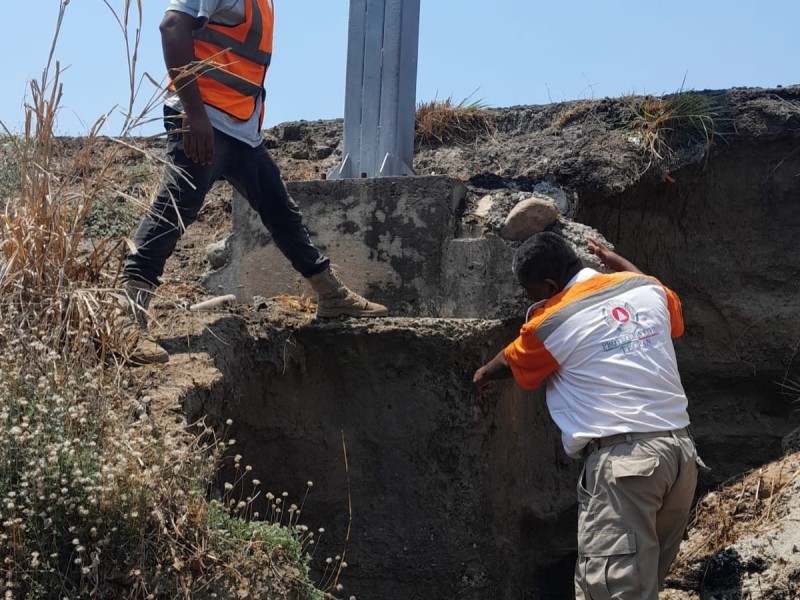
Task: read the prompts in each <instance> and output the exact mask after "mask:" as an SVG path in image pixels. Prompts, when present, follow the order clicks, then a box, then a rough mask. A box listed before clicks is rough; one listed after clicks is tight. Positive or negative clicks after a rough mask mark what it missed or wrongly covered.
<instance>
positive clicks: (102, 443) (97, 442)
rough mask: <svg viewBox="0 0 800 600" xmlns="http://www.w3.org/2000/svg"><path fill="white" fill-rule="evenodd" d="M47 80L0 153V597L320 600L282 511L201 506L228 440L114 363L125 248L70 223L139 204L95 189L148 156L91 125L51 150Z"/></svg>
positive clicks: (299, 536)
mask: <svg viewBox="0 0 800 600" xmlns="http://www.w3.org/2000/svg"><path fill="white" fill-rule="evenodd" d="M67 4H68V0H62V2H61V12H60V19H59V27H60V24H61V20H62V18H63V15H64V11H65V8H66V6H67ZM107 6H108V5H107ZM133 6H138V7H139V8H138V9H139V11H141V4H135V3H131V2H126V3H125V12H124V17H123V18H120V19H118V20H119V21H120V23H121V24H123V23H124V24H125V26H127V23H128V19H129V12H130V11H131V10H132V7H133ZM109 8H110V7H109ZM115 16H116V14H115ZM56 37H57V33H56ZM135 54H136V53H135V52H132V53H131V56H135ZM60 74H61V73H60V69H59V66H58V63H55V64H54V68H51V64H48V66H47V68H45V70H44V72H43V75H42V77H41V79H40V80H39V81H35V82H33V83H32V84H31V94H30V100H29V103H28V105H27V108H26V115H25V116H26V118H25V125H24V131H23V132H22V133H21V134H20V135H11V134H10V133H9V135H8V136H7V137H6V138H3V139H2V141H0V144H2V149H3V152H5V151H6V150H8V149H10V150H9V154H8V155H6V154H2V156H4V157H5V156H11V157H12V158H13V159H12V160H10V161H6V160H5V159H4V160H2V161H0V169H1V168H3V167H5V166H7V165H9V164H10V165H11V168H10V169H7V170H4V171H2V174H1V175H0V191H2V201H3V204H4V207H3V209H4V210H3V214H2V216H0V586H2V592H3V593H4V596H5V597H6V598H20V599H30V600H33V599H36V600H48V599H53V600H56V599H58V600H61V599H62V598H73V599H74V598H99V599H103V598H108V599H114V600H117V599H131V600H133V599H151V598H185V599H190V598H191V599H201V598H213V597H229V598H230V597H237V598H248V597H268V595H269V594H274V595H275V596H276V597H277V596H280V597H284V598H297V599H300V598H314V597H319V596H320V595H321V592H319V591H317V590H315V589H314V587H313V586H312V585H311V584H310V583H309V580H308V567H307V564H308V562H307V559H306V558H305V556H306V553H305V546H304V544H306V545H307V541H308V539H309V538H308V535H307V531H304V530H302V529H301V528H300V526H299V525H298V523H297V520H296V519H297V515H298V514H299V510H295V511H289V512H290V514H289V517H288V518H281V519H277V520H275V519H267V520H266V521H264V522H260V521H259V522H251V521H249V519H252V518H254V517H255V516H256V515H253V514H252V511H251V510H250V507H251V505H252V502H253V501H254V500H255V498H256V497H257V495H258V493H259V491H258V486H257V485H254V483H255V482H253V481H251V482H250V486H251V488H250V489H249V490H248V492H247V493H244V494H239V495H237V496H236V497H235V498H234V497H233V496H232V493H233V492H232V491H231V490H234V489H236V490H239V489H241V485H234V484H229V485H230V487H229V486H228V485H225V486H224V487H223V491H222V493H221V494H220V497H219V498H217V499H215V500H210V499H209V489H211V488H212V482H213V481H214V477H215V474H216V472H217V466H218V464H219V461H220V460H222V458H223V456H224V454H225V453H226V452H229V451H230V446H231V445H233V443H234V442H233V441H232V440H231V441H229V442H226V441H224V435H223V433H224V432H215V431H213V430H211V429H209V428H207V427H204V426H203V424H202V423H199V424H196V425H195V426H192V427H184V426H181V425H180V424H176V422H175V415H174V414H169V412H168V411H166V410H164V409H163V408H160V407H158V406H153V405H154V404H155V403H154V402H153V401H152V400H151V399H150V398H149V397H147V396H144V395H143V393H142V392H141V389H140V387H141V384H140V382H139V375H137V374H136V373H135V372H131V371H129V370H128V368H127V367H126V365H125V359H124V354H125V348H126V347H127V346H128V340H126V333H125V332H126V329H127V328H126V327H125V326H124V323H123V321H122V317H121V314H120V311H119V310H118V296H117V294H116V293H115V286H116V282H117V278H118V274H119V269H120V258H121V256H122V254H123V251H124V249H125V244H124V242H122V241H120V240H119V239H90V238H89V237H87V235H86V225H87V221H88V220H89V216H90V215H91V214H92V210H93V208H94V207H95V206H96V205H97V202H98V201H101V200H103V199H105V198H108V197H111V198H117V197H122V198H124V199H129V200H131V201H140V200H139V199H138V197H137V196H136V195H135V192H134V191H132V189H131V188H130V185H129V183H130V182H127V181H121V182H120V181H118V180H115V178H114V177H113V176H112V171H113V170H114V165H115V164H117V163H118V162H119V160H120V157H121V156H122V155H123V154H124V155H129V154H130V153H132V152H133V153H134V154H137V155H141V156H142V157H143V158H144V159H146V160H151V159H152V161H158V160H159V159H158V158H157V157H151V156H150V155H148V154H147V153H146V151H145V150H143V149H139V148H138V147H137V146H136V143H135V141H134V140H133V139H132V138H129V137H126V136H125V135H124V134H125V133H127V132H128V131H130V129H129V127H133V126H135V124H136V121H135V120H130V121H129V122H127V123H126V126H125V129H124V131H123V135H122V136H120V137H119V138H115V139H108V138H103V137H101V136H100V135H99V131H100V129H101V126H102V124H103V123H104V119H101V120H100V121H98V122H97V123H96V124H95V126H94V127H93V128H92V129H91V131H90V132H89V134H88V135H87V136H86V137H85V138H84V139H83V140H82V141H81V143H80V144H77V147H76V148H73V152H72V153H68V152H65V151H64V148H65V145H66V142H65V141H64V140H60V139H58V138H57V137H56V136H55V135H54V133H53V126H54V123H55V120H56V115H57V112H58V108H59V102H60V99H61V84H60V83H59V77H60ZM131 106H132V104H131ZM73 145H75V144H73ZM237 462H238V460H237ZM243 473H249V468H247V467H245V469H244V471H243ZM234 483H236V484H239V483H241V482H234ZM295 513H296V514H295ZM276 514H280V513H276Z"/></svg>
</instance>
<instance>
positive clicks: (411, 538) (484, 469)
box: [167, 311, 578, 600]
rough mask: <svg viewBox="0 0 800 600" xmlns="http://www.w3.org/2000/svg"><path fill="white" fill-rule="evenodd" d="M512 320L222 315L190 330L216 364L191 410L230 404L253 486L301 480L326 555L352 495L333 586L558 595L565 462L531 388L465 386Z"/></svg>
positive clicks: (568, 495)
mask: <svg viewBox="0 0 800 600" xmlns="http://www.w3.org/2000/svg"><path fill="white" fill-rule="evenodd" d="M269 312H270V311H268V313H269ZM518 325H519V323H506V324H504V323H501V322H497V321H494V322H493V321H479V320H441V319H408V320H404V319H392V320H387V321H384V322H382V323H380V324H369V323H359V324H358V325H349V324H342V323H338V324H318V323H312V324H307V325H301V326H296V323H295V324H294V326H287V324H286V318H285V317H283V316H276V315H275V314H271V315H270V316H268V317H267V318H265V319H263V320H260V321H259V322H256V321H251V327H250V328H249V330H248V328H247V327H246V326H245V322H244V321H243V320H241V319H238V318H227V319H222V320H220V321H217V322H215V323H213V324H211V325H210V326H209V328H208V329H206V330H205V333H202V334H200V335H199V336H198V337H195V338H193V339H190V346H191V347H192V349H193V350H194V351H200V350H204V351H206V352H208V353H209V354H211V355H212V356H214V363H215V365H216V367H217V368H218V369H220V371H221V374H222V377H221V378H220V380H219V381H218V383H217V384H214V385H212V386H210V387H209V388H205V389H203V388H202V387H201V388H199V389H195V390H193V391H192V392H190V394H189V397H188V398H187V400H186V407H187V410H188V412H189V415H188V416H189V417H190V418H195V417H199V416H203V415H207V416H208V422H210V423H213V424H216V425H217V426H222V424H223V423H224V421H225V420H226V419H228V418H230V419H233V425H232V427H231V429H230V432H229V433H230V436H231V437H234V438H235V439H236V440H237V444H236V450H235V451H236V452H237V453H239V454H241V455H242V456H243V459H242V460H243V462H244V463H247V464H251V465H252V466H253V467H254V468H253V472H252V475H253V476H254V477H257V478H258V479H260V480H261V482H262V486H265V489H267V490H272V491H273V492H274V493H280V492H281V491H282V489H286V490H288V491H289V492H290V495H291V496H293V497H296V496H297V495H298V494H299V493H300V491H301V490H303V489H304V488H305V484H306V481H307V480H311V481H313V482H314V489H313V493H312V495H311V498H310V499H309V500H308V501H307V503H306V508H305V510H304V511H303V512H304V515H303V519H302V522H305V523H308V524H309V525H310V526H314V527H319V526H324V527H325V529H326V533H325V537H326V539H327V544H326V547H325V549H322V548H321V549H320V550H319V552H326V556H327V555H328V554H331V555H333V554H341V552H342V551H343V549H344V548H343V546H344V540H345V535H346V530H347V525H348V520H349V515H348V503H349V502H352V511H353V514H352V516H353V520H352V530H351V537H350V540H349V542H348V543H347V548H346V550H347V555H346V556H347V562H348V563H349V565H350V567H349V569H348V574H347V575H348V576H347V577H346V579H345V583H346V585H347V589H346V595H349V594H355V595H356V596H357V597H361V598H382V599H386V600H393V599H397V600H400V599H403V600H409V599H414V598H419V599H422V598H474V599H478V598H481V599H483V598H496V599H498V600H499V599H505V598H508V599H512V598H520V597H526V595H528V596H529V595H531V594H533V593H536V592H537V591H538V590H542V589H544V590H549V591H550V593H553V592H557V593H558V596H559V597H565V594H568V593H569V590H570V587H571V584H570V580H571V577H570V576H566V577H565V576H563V573H561V576H560V577H554V575H553V570H552V569H553V565H558V563H559V561H562V560H563V559H564V558H565V557H566V560H567V563H570V566H569V571H571V562H572V560H573V559H572V557H573V555H574V550H575V542H574V534H573V533H572V531H573V528H574V520H575V493H574V485H575V481H576V478H577V472H578V464H577V463H576V462H575V461H571V460H569V459H568V458H567V457H566V456H565V455H564V454H563V451H562V450H561V443H560V436H559V434H558V432H557V431H556V429H555V427H554V426H553V425H552V423H551V422H550V419H549V417H548V416H547V412H546V408H545V406H544V403H543V402H542V397H541V394H540V393H524V392H521V391H520V390H519V389H518V388H516V387H515V386H514V385H512V384H510V383H504V384H500V385H499V386H498V388H497V393H496V394H495V395H493V396H491V397H489V398H480V397H477V396H476V395H475V394H474V393H473V392H472V390H471V375H472V372H473V371H474V368H475V367H476V365H479V364H481V362H482V361H484V360H486V359H487V358H488V356H489V353H490V352H492V353H493V352H494V351H495V349H496V348H497V347H499V345H500V344H502V343H503V342H504V340H506V339H508V338H509V337H510V336H512V335H513V334H514V331H515V330H516V328H517V327H518ZM167 343H168V344H171V349H172V350H173V351H178V350H179V349H180V350H185V349H186V345H185V344H186V342H185V340H180V341H179V340H177V339H176V340H175V341H174V342H173V343H170V342H167ZM343 441H344V444H343ZM343 446H346V449H347V459H348V460H347V465H348V468H347V469H346V468H345V462H344V457H343V449H344V448H343ZM229 475H232V473H226V472H224V471H223V472H222V474H221V477H222V478H223V480H225V481H228V480H230V478H229V479H225V477H226V476H229ZM245 487H246V486H245Z"/></svg>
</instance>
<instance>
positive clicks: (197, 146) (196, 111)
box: [160, 10, 214, 165]
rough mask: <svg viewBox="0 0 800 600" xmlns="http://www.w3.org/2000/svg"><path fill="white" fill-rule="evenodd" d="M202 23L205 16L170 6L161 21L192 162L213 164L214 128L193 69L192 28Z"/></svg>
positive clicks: (163, 44)
mask: <svg viewBox="0 0 800 600" xmlns="http://www.w3.org/2000/svg"><path fill="white" fill-rule="evenodd" d="M202 25H203V21H202V20H201V19H197V18H195V17H192V16H190V15H188V14H186V13H182V12H180V11H175V10H168V11H167V12H166V13H165V14H164V19H163V20H162V21H161V27H160V29H161V47H162V49H163V51H164V64H166V66H167V70H168V71H169V74H170V77H172V81H173V83H174V84H175V91H176V92H177V94H178V97H179V98H180V99H181V104H182V105H183V111H184V113H186V116H185V117H184V119H183V129H184V133H183V151H184V152H185V153H186V156H188V157H189V160H191V161H192V162H195V163H199V164H201V165H210V164H211V162H212V161H213V160H214V130H213V129H212V127H211V123H210V122H209V120H208V114H207V113H206V107H205V104H204V103H203V98H202V97H201V96H200V88H199V87H198V86H197V81H196V79H195V74H194V73H193V72H192V65H193V64H194V62H195V56H194V37H193V33H192V32H193V31H195V30H196V29H197V28H198V27H202Z"/></svg>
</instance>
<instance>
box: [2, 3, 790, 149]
mask: <svg viewBox="0 0 800 600" xmlns="http://www.w3.org/2000/svg"><path fill="white" fill-rule="evenodd" d="M109 3H110V4H111V5H112V6H114V7H118V8H121V7H122V5H123V0H109ZM142 4H143V5H144V23H143V28H142V33H141V46H140V55H139V61H138V68H139V72H140V74H141V73H142V72H145V71H146V72H148V73H149V74H151V75H152V76H153V77H154V78H156V79H158V80H160V79H161V78H162V76H163V73H164V67H163V63H162V59H161V45H160V38H159V33H158V24H159V22H160V20H161V17H162V15H163V10H164V8H165V7H166V4H167V2H166V0H143V1H142ZM275 5H276V33H275V52H274V56H273V66H272V68H271V69H270V72H269V75H268V77H267V92H268V97H267V102H268V112H267V118H266V125H267V126H271V125H274V124H277V123H280V122H284V121H291V120H297V119H308V120H313V119H322V118H334V117H340V116H342V113H343V107H344V81H345V55H346V50H347V16H348V7H349V2H348V1H347V0H275ZM58 6H59V0H25V1H24V2H6V3H5V7H4V11H3V25H2V31H3V34H2V36H0V55H2V56H3V57H4V59H3V76H2V77H3V93H2V95H0V121H2V122H3V123H5V124H6V126H8V127H9V128H10V129H12V130H19V128H20V127H21V124H22V120H23V109H22V104H23V101H24V99H25V97H26V94H27V93H28V87H27V85H28V84H27V82H28V81H29V80H30V79H31V78H35V77H37V76H38V75H39V74H40V72H41V70H42V68H43V66H44V65H45V62H46V59H47V55H48V53H49V50H50V41H51V39H52V34H53V32H54V30H55V24H56V18H57V15H58ZM799 23H800V0H759V1H758V2H754V1H752V0H673V1H672V2H646V1H642V0H637V1H633V0H616V1H611V2H598V1H597V0H593V1H592V0H561V1H560V2H554V1H551V2H537V1H535V0H492V1H491V2H489V1H487V0H422V23H421V29H420V60H419V78H418V87H417V98H418V100H420V101H424V100H430V99H433V98H434V97H438V98H439V99H443V98H447V97H452V98H453V99H454V100H456V101H459V100H462V99H464V98H465V97H468V96H470V95H472V98H473V99H476V100H477V99H481V100H482V101H483V102H484V103H486V104H488V105H490V106H498V107H501V106H512V105H515V104H546V103H548V102H551V101H561V100H573V99H582V98H603V97H606V96H618V95H620V94H624V93H629V92H632V91H634V92H637V93H642V92H647V93H654V94H661V93H666V92H671V91H675V90H676V89H677V88H679V87H680V86H681V82H682V81H683V79H684V76H685V77H686V87H687V88H690V89H708V88H727V87H733V86H754V87H773V86H776V85H791V84H794V83H800V75H798V59H800V35H798V31H797V30H798V24H799ZM56 57H57V58H58V59H59V60H60V61H61V64H62V67H68V69H67V71H66V72H65V73H64V75H63V78H62V81H63V83H64V97H63V101H62V112H61V114H60V118H59V121H58V132H59V133H62V134H71V135H81V134H83V133H85V132H86V130H87V127H88V124H89V123H91V122H93V121H94V120H95V119H96V118H97V117H98V116H100V115H101V114H104V113H105V112H107V111H108V110H110V109H111V108H112V107H113V106H114V105H115V104H121V105H125V104H126V103H127V98H128V85H127V73H126V66H125V54H124V46H123V38H122V34H121V33H120V31H119V28H118V26H117V25H116V23H115V21H114V20H113V17H112V15H111V13H110V11H109V9H108V8H107V7H106V6H105V4H104V3H103V2H102V0H71V2H70V3H69V5H68V6H67V10H66V16H65V21H64V25H63V29H62V33H61V38H60V40H59V43H58V46H57V48H56ZM147 85H148V86H149V84H147ZM149 89H152V88H151V87H148V90H149ZM147 95H148V94H144V96H147ZM119 123H120V120H119V119H116V120H113V121H112V122H111V125H110V127H109V129H107V130H105V133H108V134H112V135H113V134H117V133H118V131H119V129H118V128H119ZM152 131H153V128H152V127H151V129H150V130H148V131H145V132H144V133H149V132H152Z"/></svg>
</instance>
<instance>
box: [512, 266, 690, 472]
mask: <svg viewBox="0 0 800 600" xmlns="http://www.w3.org/2000/svg"><path fill="white" fill-rule="evenodd" d="M682 333H683V315H682V312H681V305H680V300H679V299H678V296H677V295H676V294H675V293H674V292H673V291H672V290H670V289H668V288H666V287H665V286H663V285H662V284H661V283H660V282H659V281H658V280H657V279H655V278H653V277H647V276H645V275H639V274H634V273H614V274H611V275H604V274H600V273H597V272H596V271H594V270H592V269H583V270H582V271H580V272H579V273H578V274H577V275H576V276H575V277H574V278H573V279H572V281H570V282H569V284H568V285H567V287H566V288H565V289H564V290H563V291H562V292H561V293H559V294H557V295H556V296H554V297H553V298H551V299H550V300H548V301H546V302H544V303H542V304H539V305H535V306H533V307H532V308H531V310H530V311H529V318H528V321H527V322H526V323H525V324H524V325H523V326H522V329H521V331H520V335H519V337H518V338H517V339H516V340H515V341H514V342H512V343H511V344H509V346H508V347H507V348H506V350H505V357H506V360H507V361H508V364H509V366H510V367H511V371H512V373H513V374H514V378H515V379H516V380H517V383H519V385H520V386H522V387H524V388H526V389H535V388H537V387H539V385H540V384H541V383H542V382H543V381H545V380H546V381H547V407H548V410H549V412H550V415H551V417H552V418H553V421H555V423H556V425H558V427H559V429H560V430H561V434H562V441H563V444H564V450H565V451H566V452H567V454H569V455H570V456H572V457H576V456H578V455H579V453H580V451H581V450H582V449H583V447H584V446H585V445H586V444H587V443H588V442H589V441H590V440H592V439H593V438H600V437H605V436H609V435H614V434H618V433H634V432H635V433H645V432H655V431H669V430H672V429H680V428H682V427H686V426H687V425H689V415H688V413H687V400H686V394H685V393H684V390H683V386H682V384H681V379H680V375H679V373H678V365H677V361H676V358H675V350H674V348H673V345H672V338H673V337H678V336H680V335H681V334H682Z"/></svg>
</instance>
